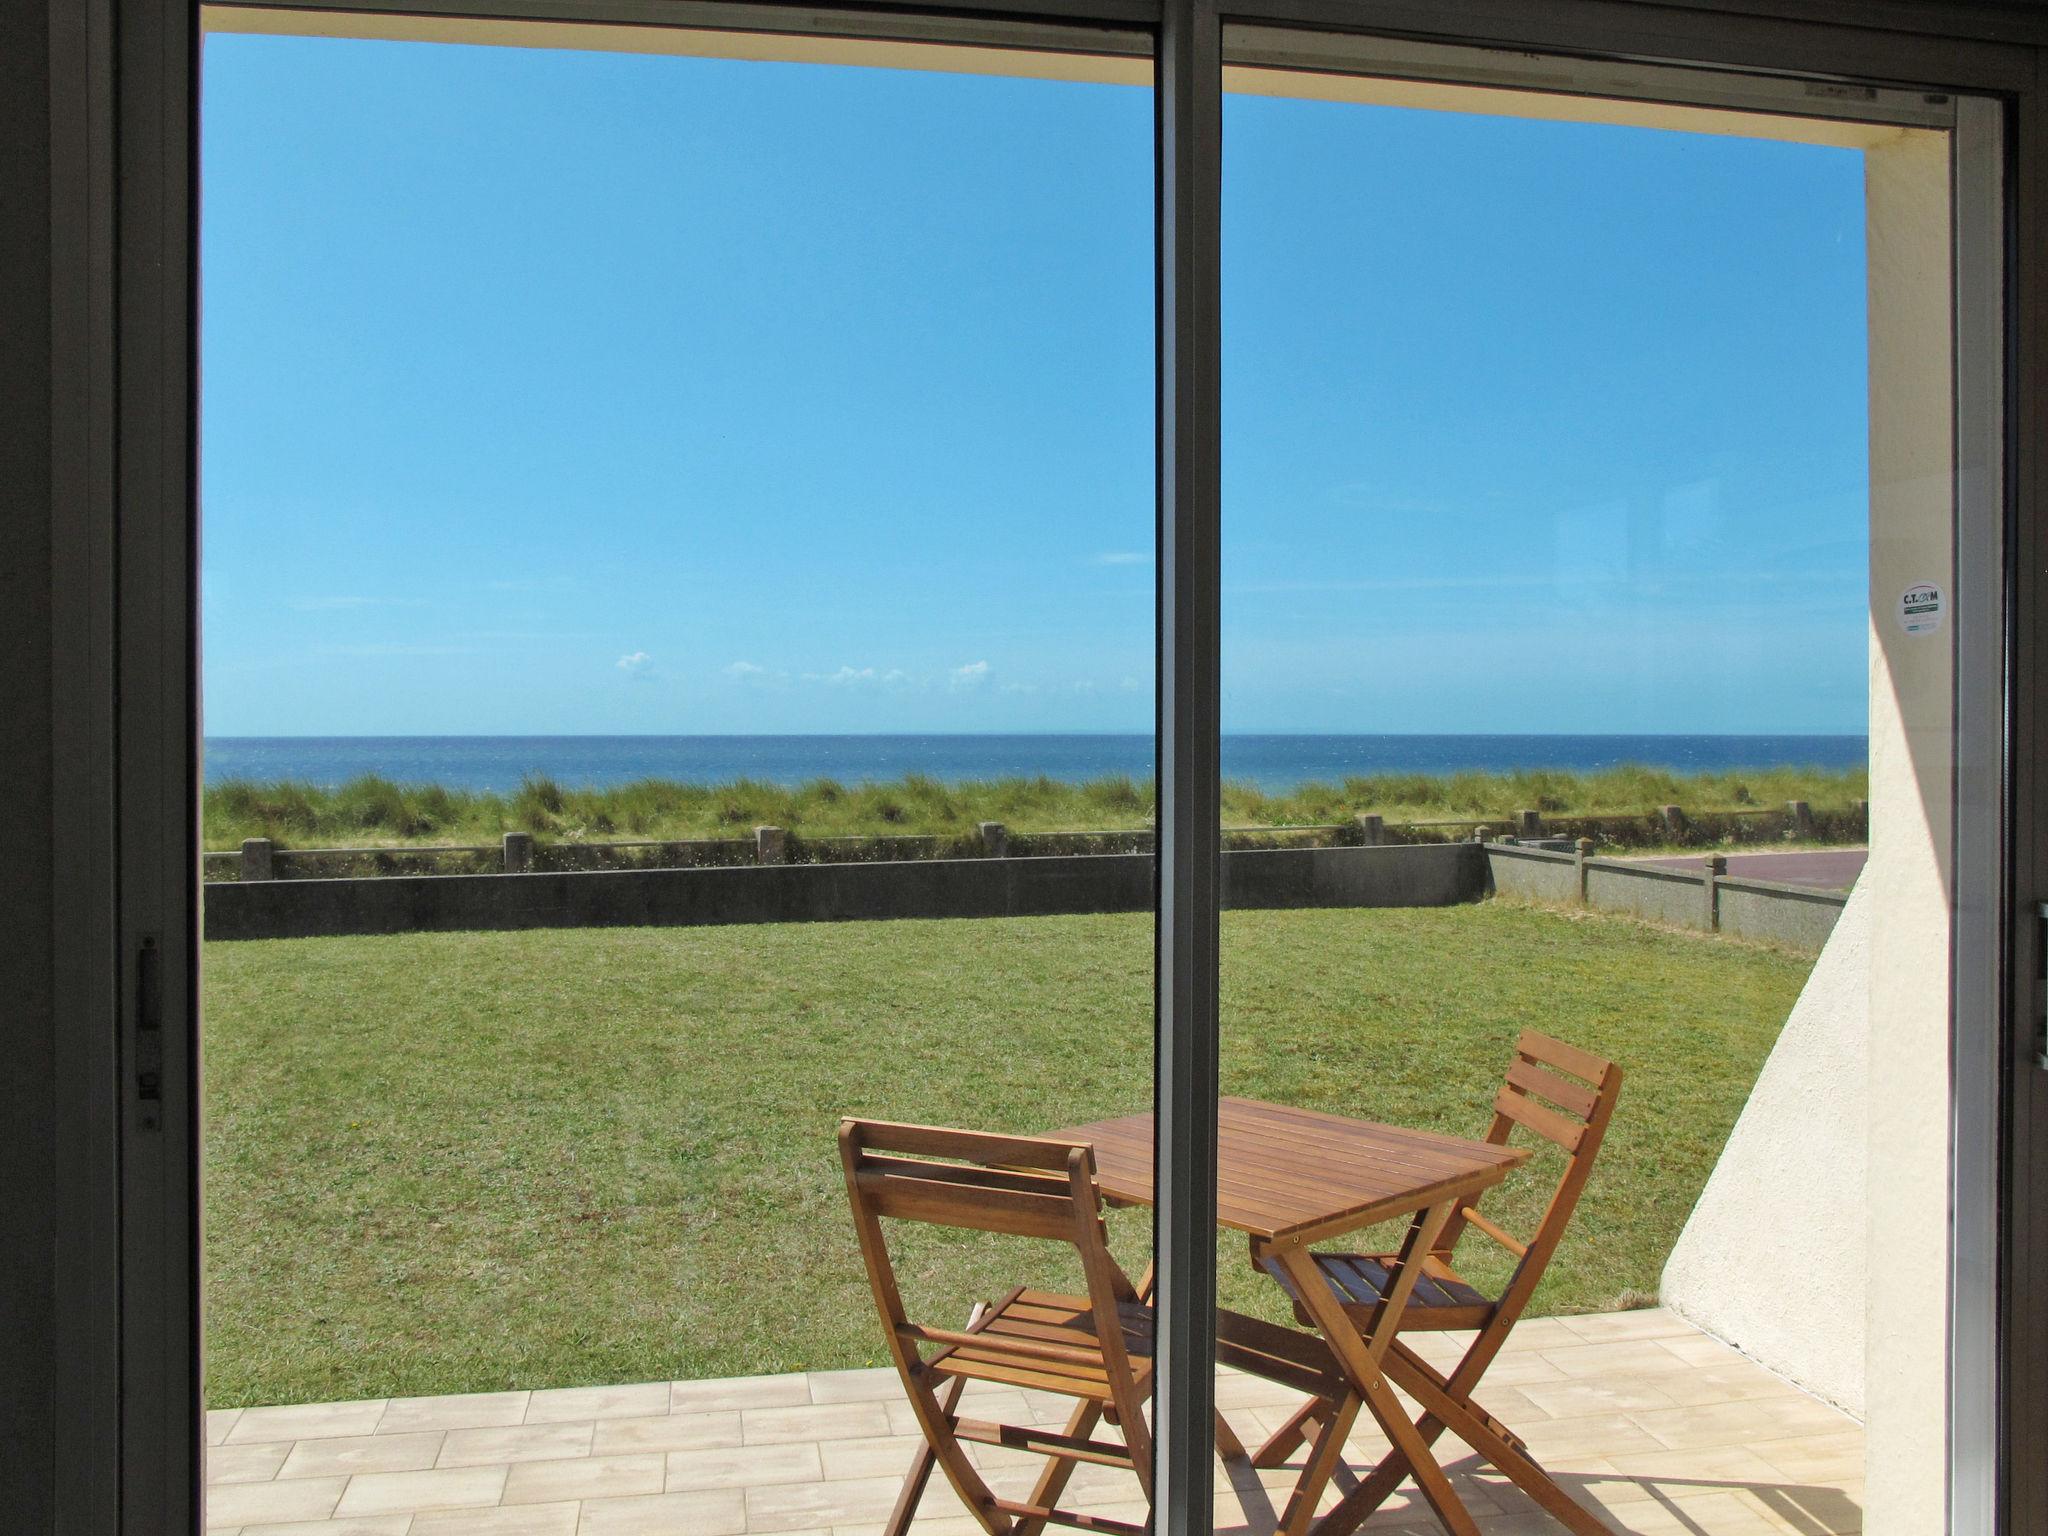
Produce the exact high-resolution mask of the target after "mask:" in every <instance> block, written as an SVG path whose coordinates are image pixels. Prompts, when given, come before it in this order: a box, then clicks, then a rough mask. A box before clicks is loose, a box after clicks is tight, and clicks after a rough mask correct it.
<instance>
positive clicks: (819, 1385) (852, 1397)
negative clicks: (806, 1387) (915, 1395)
mask: <svg viewBox="0 0 2048 1536" xmlns="http://www.w3.org/2000/svg"><path fill="white" fill-rule="evenodd" d="M810 1377H811V1401H812V1402H814V1403H878V1402H881V1401H883V1400H885V1399H887V1398H891V1397H901V1396H902V1395H903V1378H902V1377H901V1376H898V1375H897V1374H896V1367H895V1366H893V1365H884V1366H880V1367H870V1368H868V1369H866V1370H860V1371H812V1372H811V1373H810ZM763 1406H772V1405H766V1404H764V1405H763Z"/></svg>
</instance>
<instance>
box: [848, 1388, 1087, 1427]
mask: <svg viewBox="0 0 2048 1536" xmlns="http://www.w3.org/2000/svg"><path fill="white" fill-rule="evenodd" d="M1067 1402H1068V1404H1069V1407H1070V1408H1071V1405H1072V1403H1073V1399H1072V1398H1069V1399H1068V1400H1067ZM869 1406H879V1407H880V1408H882V1409H883V1410H884V1411H885V1412H886V1414H887V1415H888V1425H887V1430H886V1432H887V1433H889V1434H892V1435H914V1434H917V1433H919V1430H918V1424H917V1414H916V1413H915V1412H914V1411H913V1410H912V1409H911V1406H910V1404H909V1403H907V1402H905V1401H904V1400H903V1399H902V1398H900V1397H899V1398H893V1399H891V1400H890V1401H889V1402H886V1403H881V1404H878V1405H869ZM960 1411H961V1412H962V1413H964V1414H967V1415H968V1416H969V1417H970V1418H976V1419H994V1420H995V1421H997V1422H998V1423H1001V1424H1041V1423H1044V1422H1046V1421H1045V1420H1043V1419H1041V1418H1039V1417H1038V1416H1037V1415H1035V1414H1034V1413H1033V1412H1032V1410H1031V1404H1030V1403H1029V1402H1027V1401H1026V1400H1025V1397H1024V1394H1023V1393H1022V1392H1016V1391H1010V1390H998V1391H989V1392H967V1393H963V1394H962V1395H961V1398H960ZM1059 1417H1060V1418H1064V1417H1065V1415H1064V1414H1061V1415H1060V1416H1059Z"/></svg>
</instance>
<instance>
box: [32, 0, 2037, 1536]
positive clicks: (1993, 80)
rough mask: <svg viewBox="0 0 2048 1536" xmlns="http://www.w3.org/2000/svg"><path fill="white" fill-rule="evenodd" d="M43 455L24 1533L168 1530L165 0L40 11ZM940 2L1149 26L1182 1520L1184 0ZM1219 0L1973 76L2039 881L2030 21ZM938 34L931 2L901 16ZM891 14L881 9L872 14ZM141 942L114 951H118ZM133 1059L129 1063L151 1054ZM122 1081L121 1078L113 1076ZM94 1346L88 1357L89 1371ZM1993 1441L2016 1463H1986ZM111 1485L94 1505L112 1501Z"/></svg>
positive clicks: (1209, 966) (1206, 197)
mask: <svg viewBox="0 0 2048 1536" xmlns="http://www.w3.org/2000/svg"><path fill="white" fill-rule="evenodd" d="M331 8H337V9H339V8H356V9H386V10H393V11H413V12H419V11H431V12H438V13H456V14H464V13H467V14H474V13H476V12H478V11H483V12H486V13H488V14H490V15H493V16H496V17H522V16H523V17H530V18H532V19H549V18H552V19H592V20H595V19H604V20H622V21H630V22H636V23H643V24H663V23H667V24H687V23H689V22H690V21H691V20H692V18H693V13H692V12H691V11H690V9H689V8H688V7H687V6H686V5H685V4H683V3H677V0H607V3H600V4H584V3H579V0H488V3H484V4H474V5H473V4H466V3H450V0H421V3H416V4H412V5H396V4H387V3H383V0H370V3H369V4H363V5H353V6H351V5H350V4H349V3H348V0H336V3H335V4H334V5H333V6H332V7H331ZM49 9H50V16H51V36H52V48H51V60H50V62H51V68H52V77H53V91H52V102H51V131H52V153H51V163H52V171H53V176H54V178H55V180H56V183H57V185H58V189H59V191H60V193H61V194H62V195H61V196H60V197H59V198H58V199H56V200H54V201H53V207H52V209H51V226H52V249H53V253H54V255H55V256H56V258H57V259H56V262H55V272H54V276H53V283H52V292H51V294H50V299H51V305H52V325H53V329H54V333H55V342H56V345H55V349H54V350H55V356H56V364H55V368H54V370H53V372H54V377H53V379H52V398H53V400H56V401H58V402H61V408H60V409H59V410H58V412H57V416H58V420H59V428H58V432H59V436H58V440H57V441H56V443H55V444H54V445H53V446H54V450H55V453H54V461H55V464H56V466H57V468H58V470H59V471H60V473H59V474H58V476H57V478H56V483H55V486H54V493H53V502H54V506H53V525H52V532H53V538H54V540H55V543H56V546H57V549H58V552H59V556H58V562H57V566H56V572H55V578H54V582H53V586H54V592H53V596H54V597H55V599H56V602H55V609H56V614H57V618H56V620H55V621H54V623H53V633H52V637H51V638H52V643H53V646H54V647H55V648H56V649H57V652H58V665H59V667H60V677H61V678H62V683H61V685H60V688H59V697H58V698H57V699H56V700H55V715H56V720H55V727H54V731H55V734H54V738H53V743H52V745H53V748H54V750H55V752H56V755H57V761H58V762H59V764H60V765H61V768H62V773H63V778H64V784H63V791H64V793H63V797H62V799H61V800H60V801H59V804H58V810H57V814H58V818H59V824H58V826H57V827H56V829H55V830H56V832H57V834H58V836H59V838H60V840H62V841H63V842H67V843H68V844H69V846H72V847H75V848H78V849H80V850H83V851H82V853H81V855H80V857H79V858H78V859H77V860H76V861H75V862H74V863H72V864H71V865H69V866H68V867H65V868H63V869H61V870H60V873H59V876H58V887H57V890H56V892H55V895H56V897H57V903H58V906H57V910H58V911H59V912H60V913H62V914H63V916H64V919H65V920H64V923H63V926H62V928H61V931H60V934H59V938H58V941H57V954H56V955H55V956H54V957H53V958H54V959H55V961H56V973H57V976H58V978H59V984H60V988H61V991H60V995H59V998H58V1012H57V1018H58V1021H59V1026H60V1027H59V1033H60V1036H61V1037H62V1038H64V1039H65V1040H66V1041H68V1042H72V1043H74V1044H75V1049H70V1050H68V1051H67V1052H66V1054H64V1055H63V1056H62V1057H61V1058H60V1060H59V1063H58V1072H59V1080H58V1082H57V1083H56V1084H55V1085H54V1086H55V1089H56V1100H57V1103H58V1104H59V1105H60V1107H61V1110H62V1113H61V1116H60V1119H61V1130H60V1134H61V1135H62V1137H63V1143H62V1148H61V1155H60V1157H59V1163H58V1166H59V1168H60V1174H59V1179H60V1187H59V1188H58V1189H57V1190H56V1191H54V1192H53V1195H54V1198H55V1199H56V1200H57V1201H58V1202H59V1203H60V1206H61V1207H62V1208H63V1209H65V1210H67V1211H69V1212H72V1213H75V1215H76V1221H77V1231H78V1234H79V1235H78V1237H77V1239H76V1241H75V1242H74V1243H73V1244H71V1245H70V1246H69V1247H68V1248H67V1249H66V1251H65V1254H64V1256H63V1267H62V1269H61V1271H60V1272H61V1273H62V1274H64V1275H65V1276H66V1277H68V1285H67V1287H66V1289H65V1290H64V1291H63V1294H61V1295H60V1297H59V1298H58V1307H59V1313H60V1322H61V1324H62V1327H61V1329H60V1332H61V1335H62V1336H63V1337H65V1338H67V1339H70V1340H73V1341H75V1342H76V1343H77V1344H78V1346H79V1347H80V1349H81V1351H82V1353H81V1355H80V1357H79V1358H80V1362H81V1364H80V1368H79V1369H78V1370H77V1371H76V1372H75V1373H73V1374H71V1375H69V1376H67V1377H66V1379H65V1381H64V1383H63V1392H64V1394H65V1395H64V1397H63V1399H62V1401H61V1403H60V1412H61V1424H60V1434H59V1448H58V1456H57V1464H56V1467H55V1469H54V1471H55V1478H56V1483H57V1488H56V1494H57V1500H56V1502H57V1508H58V1511H59V1514H58V1522H59V1523H58V1527H57V1528H58V1529H61V1530H64V1531H67V1532H71V1531H102V1530H104V1531H113V1530H118V1531H120V1532H121V1533H122V1536H129V1533H145V1532H148V1533H153V1532H167V1533H168V1532H180V1533H182V1532H189V1531H192V1530H194V1529H196V1523H197V1517H198V1509H197V1502H196V1499H197V1486H196V1485H197V1474H198V1454H197V1447H198V1445H199V1435H200V1419H199V1403H198V1372H197V1301H198V1298H197V1288H196V1273H197V1212H196V1205H195V1201H196V1195H197V1182H196V1160H197V1140H196V1125H195V1120H194V1115H193V1109H194V1098H193V1095H194V1088H195V1083H196V1071H197V1055H196V1049H197V1042H196V1037H195V1033H194V1025H195V1022H196V1003H197V999H196V961H197V947H196V932H197V924H196V917H197V911H198V895H199V893H198V889H197V883H196V875H195V870H196V864H197V861H196V859H195V858H194V857H193V851H194V828H195V821H196V814H195V808H196V804H197V792H198V785H197V778H196V772H195V765H196V760H197V745H198V743H197V739H196V728H197V666H196V645H197V638H198V637H197V628H196V611H195V600H196V599H195V594H196V567H197V561H196V542H195V540H196V524H195V517H194V499H195V480H194V465H195V454H194V437H193V434H194V431H195V423H194V409H195V402H194V398H193V391H192V387H191V381H192V368H193V362H194V339H193V338H194V306H195V291H194V284H193V254H194V242H193V239H192V232H193V227H194V226H193V216H194V189H193V183H192V175H193V171H194V160H193V152H194V144H195V135H194V105H195V95H194V83H195V57H196V25H195V15H194V12H193V10H192V8H191V7H190V6H189V5H188V4H185V3H182V0H49ZM946 9H947V10H948V11H950V12H953V13H955V14H966V15H975V16H980V17H984V18H988V17H1012V18H1020V19H1026V20H1031V21H1037V22H1050V23H1068V24H1073V23H1079V24H1082V25H1096V26H1105V27H1115V28H1122V29H1131V28H1153V29H1156V35H1157V37H1158V51H1157V58H1158V67H1159V72H1160V74H1159V89H1158V113H1159V116H1158V154H1159V166H1158V169H1159V175H1158V215H1159V225H1158V242H1159V319H1160V331H1159V364H1160V367H1159V399H1160V414H1159V424H1158V425H1159V470H1160V479H1159V497H1160V500H1159V511H1160V526H1159V557H1160V578H1159V579H1160V589H1159V618H1160V642H1159V690H1160V691H1159V714H1158V728H1159V740H1160V743H1161V772H1160V803H1161V813H1160V830H1161V838H1160V888H1159V922H1158V940H1157V942H1158V1033H1157V1048H1158V1060H1157V1068H1156V1071H1157V1087H1156V1092H1157V1100H1158V1110H1159V1116H1160V1125H1161V1128H1162V1129H1161V1139H1160V1147H1159V1159H1160V1174H1161V1177H1160V1180H1159V1187H1160V1189H1161V1191H1162V1201H1161V1208H1160V1213H1159V1217H1158V1229H1157V1241H1158V1247H1159V1255H1160V1260H1161V1281H1162V1293H1161V1308H1162V1340H1163V1351H1164V1353H1163V1358H1162V1361H1161V1365H1160V1375H1161V1380H1162V1381H1163V1382H1164V1383H1165V1384H1166V1391H1165V1392H1164V1393H1163V1394H1162V1399H1161V1401H1162V1405H1163V1406H1162V1411H1161V1415H1160V1427H1159V1436H1158V1443H1159V1457H1160V1464H1159V1471H1160V1474H1161V1476H1160V1484H1159V1486H1160V1488H1161V1490H1162V1492H1163V1495H1164V1500H1163V1504H1162V1510H1163V1515H1162V1528H1163V1529H1164V1530H1167V1531H1171V1532H1174V1533H1175V1536H1180V1533H1188V1536H1195V1533H1199V1532H1202V1531H1205V1530H1207V1528H1208V1521H1209V1508H1210V1502H1211V1501H1210V1488H1211V1484H1212V1476H1211V1471H1210V1467H1211V1462H1210V1446H1209V1436H1210V1420H1209V1412H1210V1391H1211V1388H1210V1383H1209V1375H1208V1367H1209V1358H1208V1357H1209V1343H1208V1340H1209V1337H1210V1324H1211V1321H1212V1318H1213V1308H1214V1296H1215V1275H1214V1267H1213V1246H1212V1244H1211V1241H1210V1225H1209V1216H1208V1213H1209V1211H1210V1210H1211V1209H1212V1206H1213V1194H1214V1181H1215V1083H1216V972H1217V920H1216V912H1217V905H1218V886H1219V881H1218V870H1219V867H1220V853H1219V846H1218V844H1219V837H1218V830H1217V829H1218V819H1219V818H1218V816H1217V814H1216V812H1217V799H1218V788H1217V762H1216V750H1217V740H1216V735H1217V721H1218V719H1219V693H1220V681H1219V674H1218V670H1217V648H1218V628H1217V618H1218V608H1219V602H1218V593H1219V587H1220V577H1221V573H1220V567H1219V562H1218V555H1217V537H1218V528H1219V521H1220V509H1219V499H1220V498H1219V489H1218V467H1217V466H1218V455H1219V440H1220V431H1221V415H1220V386H1219V375H1220V363H1219V347H1218V324H1219V309H1220V265H1219V259H1218V249H1219V237H1220V228H1219V225H1220V215H1221V121H1222V89H1221V77H1220V60H1221V28H1222V24H1223V21H1224V20H1225V17H1224V16H1223V15H1222V14H1221V12H1220V11H1219V9H1218V6H1217V0H1158V3H1155V0H1025V3H1022V4H1018V3H1014V0H951V3H949V4H948V5H947V7H946ZM1229 19H1232V20H1245V21H1262V22H1270V23H1283V24H1292V25H1298V26H1307V27H1317V28H1325V29H1330V30H1337V31H1352V32H1362V33H1379V34H1386V35H1389V36H1396V37H1404V38H1414V39H1421V40H1431V41H1440V42H1445V43H1452V44H1461V45H1470V46H1481V47H1506V48H1514V49H1524V50H1529V51H1533V52H1542V53H1552V54H1560V55H1568V56H1569V55H1576V56H1585V57H1596V58H1609V59H1615V58H1618V59H1626V60H1636V61H1654V62H1662V63H1676V64H1681V65H1683V64H1700V65H1712V66H1716V67H1720V68H1730V69H1739V70H1750V71H1757V72H1761V73H1766V74H1789V75H1804V76H1818V77H1823V78H1835V79H1845V80H1855V81H1871V82H1881V83H1896V84H1905V85H1914V86H1926V87H1938V88H1945V89H1950V90H1955V91H1974V92H1983V93H1987V94H1990V95H1994V96H1997V97H1999V98H2001V99H2002V100H2003V101H2004V102H2005V104H2006V107H2007V112H2008V116H2007V125H2006V144H2005V149H2006V154H2007V161H2008V164H2009V167H2010V179H2009V183H2008V186H2009V203H2008V212H2009V224H2008V232H2009V236H2008V238H2009V242H2010V243H2009V254H2010V261H2009V265H2008V287H2007V292H2006V294H2005V295H2004V297H2005V300H2006V302H2005V306H2004V316H2005V319H2004V336H2005V338H2006V341H2007V343H2008V357H2009V358H2010V359H2011V360H2012V361H2011V365H2010V371H2009V374H2008V378H2007V390H2006V410H2007V419H2008V421H2009V423H2010V425H2011V430H2010V432H2009V434H2008V438H2007V454H2006V464H2005V469H2006V483H2007V498H2008V501H2007V504H2008V507H2009V509H2010V515H2011V524H2010V541H2009V547H2010V550H2011V555H2012V558H2011V564H2010V566H2009V575H2008V581H2009V587H2008V590H2009V595H2010V600H2011V606H2010V608H2009V610H2008V611H2009V613H2010V614H2011V615H2012V616H2013V622H2012V625H2011V629H2010V644H2011V649H2010V652H2009V661H2010V668H2009V671H2008V673H2007V677H2008V678H2009V679H2017V680H2019V682H2018V684H2017V685H2011V684H2009V685H2008V686H2007V688H2006V689H2005V690H2004V695H2005V696H2004V706H2005V709H2006V712H2007V718H2008V721H2009V729H2008V735H2007V748H2008V750H2007V757H2006V761H2005V764H2004V770H2005V777H2006V781H2007V789H2008V800H2007V808H2008V811H2009V816H2010V820H2009V823H2008V827H2009V837H2010V841H2009V845H2008V853H2009V860H2010V863H2009V868H2010V870H2011V878H2012V881H2013V892H2014V893H2016V894H2024V895H2025V896H2027V897H2029V898H2037V897H2039V896H2041V895H2043V894H2048V750H2043V749H2044V748H2048V710H2044V708H2043V707H2042V704H2041V702H2040V699H2039V693H2040V690H2039V689H2038V688H2037V687H2033V686H2029V685H2030V684H2031V681H2032V679H2034V678H2037V677H2039V676H2042V675H2044V669H2048V592H2044V591H2043V584H2044V582H2048V539H2044V537H2043V532H2044V528H2048V478H2044V475H2043V473H2042V457H2043V447H2044V444H2043V443H2042V441H2041V431H2042V422H2043V419H2044V411H2048V311H2044V305H2043V294H2044V289H2048V126H2044V116H2048V114H2044V100H2048V66H2044V52H2043V50H2044V46H2048V12H2044V11H2043V10H2042V9H2041V8H2038V7H2021V6H2014V5H1990V4H1985V5H1960V4H1957V5H1944V4H1937V3H1931V0H1871V3H1868V4H1855V3H1851V0H1806V3H1803V4H1802V3H1794V0H1782V3H1777V4H1772V3H1769V0H1751V3H1748V4H1741V3H1732V0H1721V3H1705V0H1699V3H1690V4H1688V3H1677V0H1674V3H1666V4H1648V3H1641V0H1233V3H1232V4H1231V6H1230V15H1229ZM931 20H932V25H933V27H934V28H935V29H936V30H943V22H942V20H940V19H939V18H931ZM898 35H900V33H899V34H898ZM2008 907H2009V911H2010V913H2011V916H2010V917H2009V920H2008V925H2007V930H2006V932H2005V934H2004V935H2003V951H2004V954H2005V955H2006V956H2007V957H2008V960H2007V961H2006V963H2005V964H2004V965H2003V967H2002V972H2003V974H2002V978H2001V979H2002V982H2003V986H2004V992H2005V1002H2006V1012H2005V1015H2004V1017H2005V1020H2006V1032H2005V1052H2004V1060H2003V1061H2002V1063H2000V1071H2001V1082H2002V1084H2003V1092H2002V1094H2001V1096H2000V1097H2001V1102H2002V1103H2003V1105H2004V1106H2005V1110H2004V1117H2003V1120H2002V1130H2003V1141H2002V1149H2003V1150H2002V1157H2001V1164H2002V1169H2003V1177H2002V1182H2001V1186H2000V1188H1999V1190H1998V1191H1997V1192H1996V1193H1997V1195H1998V1197H1999V1206H2000V1217H2001V1222H2002V1228H2001V1230H2002V1233H2003V1239H2004V1240H2003V1244H2002V1247H2001V1251H2000V1254H1999V1258H1998V1266H1997V1277H1998V1281H1999V1295H2000V1298H2001V1299H2000V1308H2001V1318H2002V1323H2003V1332H2002V1348H2001V1350H2000V1358H1999V1362H1998V1365H1999V1369H2000V1371H2001V1374H2002V1378H2003V1387H2002V1391H2001V1394H2000V1401H2001V1403H2002V1407H2003V1419H2002V1423H2001V1424H2000V1426H1999V1428H1998V1440H1997V1443H1998V1449H1999V1451H2000V1454H1999V1456H1998V1458H1997V1462H1998V1466H1999V1469H2000V1486H1999V1490H1998V1495H1999V1500H2000V1507H2001V1510H2002V1516H2003V1518H2002V1520H2001V1522H2000V1528H2001V1529H2003V1530H2005V1531H2009V1532H2012V1533H2015V1536H2018V1533H2022V1532H2030V1531H2033V1530H2037V1529H2044V1528H2048V1461H2044V1460H2043V1458H2041V1457H2040V1456H2039V1455H2038V1454H2034V1451H2035V1449H2036V1448H2037V1447H2038V1446H2039V1445H2040V1443H2041V1441H2042V1437H2043V1434H2044V1432H2048V1326H2044V1325H2043V1323H2042V1322H2041V1320H2040V1316H2039V1314H2040V1312H2041V1311H2042V1304H2043V1303H2044V1302H2048V1178H2043V1177H2042V1176H2040V1175H2039V1174H2037V1173H2036V1172H2035V1170H2036V1169H2038V1168H2044V1167H2048V1073H2042V1072H2040V1071H2039V1070H2038V1069H2036V1068H2035V1067H2034V1066H2033V1053H2034V1049H2035V1041H2034V1035H2035V1029H2036V1021H2037V1020H2038V1019H2039V1018H2040V1017H2041V1010H2042V1004H2043V992H2044V988H2043V984H2042V981H2041V979H2040V978H2041V961H2042V954H2043V951H2042V944H2041V941H2040V936H2039V932H2038V924H2037V923H2036V922H2035V921H2033V920H2031V919H2027V918H2024V917H2022V916H2021V915H2019V914H2020V913H2021V912H2022V911H2023V910H2031V909H2030V908H2023V906H2022V904H2020V903H2018V902H2009V903H2008ZM146 954H147V955H149V956H150V958H144V957H145V955H146ZM159 1060H160V1061H161V1067H160V1069H158V1068H157V1067H156V1063H157V1062H158V1061H159ZM152 1077H153V1078H154V1081H151V1079H152ZM95 1362H98V1364H97V1365H95ZM2016 1452H2017V1454H2015V1453H2016ZM115 1489H118V1490H119V1495H118V1504H119V1508H118V1510H116V1509H115V1507H114V1505H115V1500H114V1497H113V1494H112V1491H113V1490H115Z"/></svg>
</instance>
